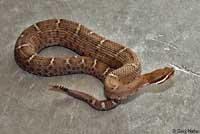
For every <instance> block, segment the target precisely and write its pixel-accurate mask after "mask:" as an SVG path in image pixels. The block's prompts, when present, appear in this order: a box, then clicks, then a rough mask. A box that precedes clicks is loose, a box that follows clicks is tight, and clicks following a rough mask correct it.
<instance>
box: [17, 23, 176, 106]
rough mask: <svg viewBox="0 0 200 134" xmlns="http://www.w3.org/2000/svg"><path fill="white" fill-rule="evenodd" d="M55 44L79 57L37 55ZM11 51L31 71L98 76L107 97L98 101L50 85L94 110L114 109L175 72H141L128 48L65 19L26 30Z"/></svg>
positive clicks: (163, 69) (49, 73)
mask: <svg viewBox="0 0 200 134" xmlns="http://www.w3.org/2000/svg"><path fill="white" fill-rule="evenodd" d="M55 45H58V46H62V47H65V48H68V49H71V50H73V51H75V52H76V53H78V54H79V55H80V56H65V57H46V56H41V55H39V52H40V51H41V50H42V49H44V48H46V47H49V46H55ZM14 53H15V60H16V63H17V64H18V65H19V66H20V67H21V68H22V69H23V70H25V71H28V72H30V73H32V74H36V75H41V76H57V75H65V74H73V73H86V74H90V75H93V76H95V77H97V78H98V79H99V80H101V81H102V82H103V83H104V86H105V87H104V93H105V96H106V98H107V99H106V100H98V99H96V98H94V97H93V96H90V95H88V94H86V93H83V92H80V91H76V90H71V89H68V88H66V87H64V86H60V85H54V86H52V87H51V88H50V89H51V90H54V91H61V92H64V93H66V94H68V95H70V96H72V97H75V98H77V99H79V100H82V101H84V102H86V103H88V104H89V105H90V106H92V107H93V108H95V109H96V110H110V109H113V108H115V107H116V106H118V104H120V102H121V101H122V100H125V99H127V97H128V96H131V95H133V94H134V93H135V92H136V91H137V90H138V89H139V88H140V87H142V86H144V85H148V84H152V83H156V84H160V83H163V82H164V81H166V80H167V79H169V78H170V77H171V76H172V75H173V74H174V69H173V68H171V67H165V68H162V69H158V70H155V71H153V72H151V73H147V74H143V75H141V74H140V73H141V64H140V62H139V60H138V57H137V55H136V54H135V53H134V52H133V51H131V49H130V48H127V47H124V46H122V45H120V44H118V43H115V42H113V41H110V40H108V39H106V38H104V37H102V36H99V35H98V34H96V33H94V32H93V31H91V30H90V29H88V28H86V27H85V26H83V25H81V24H78V23H76V22H73V21H69V20H64V19H50V20H45V21H40V22H38V23H35V24H34V25H32V26H30V27H28V28H27V29H25V30H24V31H23V32H22V33H21V35H20V36H19V38H18V39H17V42H16V46H15V50H14Z"/></svg>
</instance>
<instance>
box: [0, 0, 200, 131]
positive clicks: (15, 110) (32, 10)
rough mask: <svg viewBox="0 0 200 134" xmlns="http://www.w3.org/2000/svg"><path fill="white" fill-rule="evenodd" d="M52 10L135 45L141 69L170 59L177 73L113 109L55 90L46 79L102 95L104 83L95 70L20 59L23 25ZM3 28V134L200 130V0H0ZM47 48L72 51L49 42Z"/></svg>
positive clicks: (0, 63)
mask: <svg viewBox="0 0 200 134" xmlns="http://www.w3.org/2000/svg"><path fill="white" fill-rule="evenodd" d="M48 18H66V19H70V20H74V21H77V22H80V23H81V24H84V25H86V26H87V27H89V28H91V29H93V30H94V31H95V32H97V33H99V34H101V35H104V36H106V37H107V38H109V39H111V40H114V41H117V42H121V43H122V44H125V45H126V46H128V47H131V48H132V49H133V50H135V51H136V53H137V54H138V55H139V57H140V59H141V61H142V65H143V73H145V72H149V71H151V70H154V69H156V68H160V67H164V66H169V65H171V66H174V67H175V68H176V74H175V76H174V77H173V79H172V80H171V81H169V82H167V83H165V84H163V85H159V86H156V85H154V86H149V87H146V88H143V89H141V90H140V92H139V93H138V94H137V95H136V97H134V99H133V100H131V101H129V102H128V103H126V104H123V105H120V106H119V107H117V108H116V109H114V110H112V111H108V112H98V111H95V110H93V109H92V108H90V107H89V106H88V105H87V104H85V103H83V102H80V101H78V100H75V99H73V98H71V97H68V96H66V95H64V94H60V93H55V92H50V91H48V90H47V89H48V85H49V84H55V83H59V84H63V85H65V86H67V87H70V88H72V89H78V90H81V91H86V92H89V93H91V94H93V95H95V96H96V97H98V98H103V90H102V88H103V85H102V84H101V82H100V81H98V80H97V79H95V78H93V77H92V76H88V75H83V74H82V75H79V74H77V75H68V76H62V77H52V78H44V77H39V76H34V75H31V74H29V73H27V72H24V71H22V70H21V69H20V68H19V67H18V66H17V65H16V63H15V61H14V58H13V49H14V45H15V41H16V38H17V37H18V36H19V34H20V32H21V31H22V30H23V29H25V28H26V27H27V26H29V25H31V24H33V23H35V22H37V21H40V20H45V19H48ZM0 29H1V30H0V48H1V49H0V50H1V53H0V134H14V133H15V134H112V133H115V134H171V133H173V132H172V131H175V130H176V132H177V133H184V132H185V131H187V133H189V130H196V131H193V132H196V133H197V132H198V133H200V84H199V83H200V75H199V73H200V68H199V66H200V60H199V59H200V55H199V53H200V1H198V0H123V1H122V0H51V1H50V0H43V1H42V0H0ZM42 54H44V55H65V54H73V53H72V52H69V51H67V50H64V49H62V48H49V49H48V50H44V52H43V53H42ZM173 129H174V130H173ZM188 129H189V130H188ZM174 133H175V132H174Z"/></svg>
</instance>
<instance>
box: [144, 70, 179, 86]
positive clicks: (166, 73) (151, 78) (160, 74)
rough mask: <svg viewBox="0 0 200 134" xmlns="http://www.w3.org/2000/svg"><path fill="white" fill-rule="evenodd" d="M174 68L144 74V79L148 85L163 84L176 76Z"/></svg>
mask: <svg viewBox="0 0 200 134" xmlns="http://www.w3.org/2000/svg"><path fill="white" fill-rule="evenodd" d="M174 72H175V71H174V68H172V67H165V68H162V69H157V70H155V71H153V72H151V73H148V74H144V79H145V80H146V81H147V83H148V84H152V83H155V84H161V83H163V82H165V81H166V80H168V79H169V78H171V76H173V74H174Z"/></svg>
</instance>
